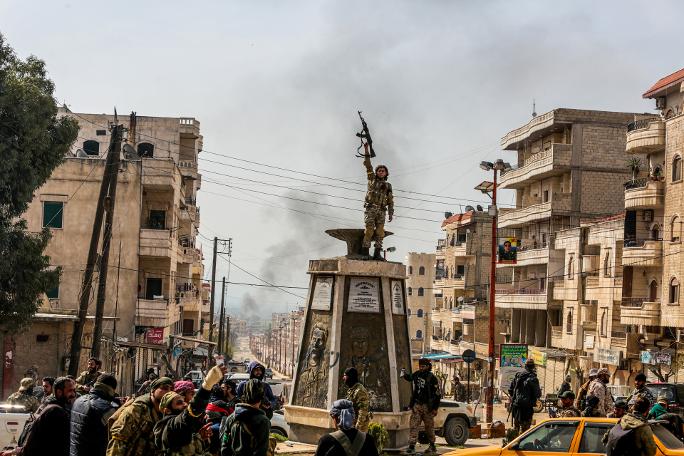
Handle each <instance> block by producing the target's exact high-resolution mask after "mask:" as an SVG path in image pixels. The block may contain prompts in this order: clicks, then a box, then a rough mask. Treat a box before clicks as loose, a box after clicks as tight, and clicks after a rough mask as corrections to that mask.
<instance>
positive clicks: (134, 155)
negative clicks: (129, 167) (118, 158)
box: [123, 143, 140, 160]
mask: <svg viewBox="0 0 684 456" xmlns="http://www.w3.org/2000/svg"><path fill="white" fill-rule="evenodd" d="M123 153H124V159H126V160H140V155H138V152H136V151H135V148H133V146H131V145H130V144H128V143H126V144H124V145H123Z"/></svg>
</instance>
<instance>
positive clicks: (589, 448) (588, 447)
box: [579, 423, 613, 454]
mask: <svg viewBox="0 0 684 456" xmlns="http://www.w3.org/2000/svg"><path fill="white" fill-rule="evenodd" d="M612 427H613V424H612V423H585V424H584V431H583V432H582V440H581V441H580V447H579V453H599V454H603V453H605V452H606V446H605V444H604V443H603V436H604V435H605V433H606V432H608V431H610V429H611V428H612Z"/></svg>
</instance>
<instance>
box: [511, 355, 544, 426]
mask: <svg viewBox="0 0 684 456" xmlns="http://www.w3.org/2000/svg"><path fill="white" fill-rule="evenodd" d="M508 394H509V396H510V397H511V415H513V427H514V428H515V430H516V432H517V433H518V434H520V433H521V432H525V431H526V430H528V429H529V428H530V426H531V425H532V415H533V414H534V406H535V405H536V404H537V400H538V399H539V398H540V397H541V388H540V387H539V379H538V378H537V367H536V366H535V364H534V360H533V359H532V358H528V359H527V362H525V370H524V371H523V372H518V373H517V374H515V377H514V378H513V381H512V382H511V386H510V388H508Z"/></svg>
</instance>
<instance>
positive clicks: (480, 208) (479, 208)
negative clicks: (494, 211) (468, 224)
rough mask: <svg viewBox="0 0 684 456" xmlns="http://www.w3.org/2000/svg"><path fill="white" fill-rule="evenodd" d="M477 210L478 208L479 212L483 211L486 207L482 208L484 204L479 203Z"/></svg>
mask: <svg viewBox="0 0 684 456" xmlns="http://www.w3.org/2000/svg"><path fill="white" fill-rule="evenodd" d="M477 210H478V211H479V212H482V211H483V210H484V209H482V206H480V205H479V204H478V205H477Z"/></svg>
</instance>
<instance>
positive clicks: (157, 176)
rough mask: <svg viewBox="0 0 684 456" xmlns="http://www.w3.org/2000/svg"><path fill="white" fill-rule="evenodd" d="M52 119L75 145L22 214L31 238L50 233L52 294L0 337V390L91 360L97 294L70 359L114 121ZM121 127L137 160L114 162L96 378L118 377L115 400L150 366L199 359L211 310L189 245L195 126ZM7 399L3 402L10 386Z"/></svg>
mask: <svg viewBox="0 0 684 456" xmlns="http://www.w3.org/2000/svg"><path fill="white" fill-rule="evenodd" d="M60 115H65V116H72V117H74V118H75V119H76V120H77V121H78V123H79V126H80V131H79V136H78V139H77V141H76V143H75V144H74V145H73V150H72V151H71V153H70V154H69V156H67V157H66V158H65V161H64V163H63V164H62V165H60V166H59V167H58V168H57V169H55V171H54V172H53V174H52V175H51V177H50V178H49V179H48V181H47V182H46V183H45V184H44V185H43V186H42V187H41V188H40V189H38V190H37V191H36V193H35V195H34V199H33V202H32V203H31V204H30V206H29V208H28V210H27V212H26V213H25V215H24V217H25V219H26V220H27V222H28V227H29V230H30V231H34V232H38V231H40V230H41V229H43V228H44V227H46V228H48V229H49V230H50V231H51V234H52V239H51V241H50V243H49V245H48V247H47V249H46V252H45V253H46V254H47V255H49V256H50V258H51V263H52V265H54V267H60V268H61V269H62V274H61V278H60V283H59V286H58V287H57V288H55V289H53V290H50V291H49V292H48V293H47V295H46V296H45V299H44V302H43V305H42V307H41V308H40V310H39V312H38V313H37V314H36V316H35V318H34V320H33V324H32V325H31V327H30V328H29V330H27V331H26V332H24V333H22V334H19V335H16V336H13V337H6V338H5V341H4V344H5V348H6V350H5V352H7V351H10V352H12V354H13V356H12V362H11V363H10V365H8V363H5V366H4V369H3V386H7V387H9V389H10V390H11V389H12V388H13V387H12V385H16V384H17V383H18V381H19V379H21V378H22V377H25V376H26V375H27V374H30V375H33V376H34V377H36V378H38V377H41V376H44V375H53V376H58V375H64V374H65V373H66V372H67V368H68V365H69V363H71V362H78V363H79V365H80V366H85V360H86V359H87V358H88V357H89V356H90V347H91V344H92V332H93V321H94V313H95V309H94V307H95V304H94V301H95V299H96V292H95V291H93V294H92V296H91V299H90V305H89V308H88V318H87V323H86V326H85V328H84V336H83V339H82V350H81V359H80V360H70V359H69V354H70V344H71V334H72V332H73V326H74V321H75V320H76V313H77V310H78V307H79V297H80V292H81V288H82V281H83V271H84V269H85V266H86V263H87V257H88V249H89V246H90V237H91V231H92V226H93V220H94V215H95V209H96V206H97V201H98V194H99V190H100V185H101V182H102V177H103V174H104V172H105V162H106V154H107V149H108V147H109V143H110V135H111V132H110V130H109V128H108V127H109V125H110V124H112V123H113V122H114V121H115V119H114V117H113V116H108V115H99V114H80V113H72V112H70V111H68V110H66V109H62V110H60ZM118 121H119V123H121V124H123V125H124V127H125V128H126V129H127V135H125V142H124V144H127V145H128V146H130V147H132V148H133V149H134V150H135V151H136V152H137V154H133V155H131V154H130V152H126V153H122V154H121V165H120V167H119V169H118V173H117V179H118V185H117V194H116V205H115V212H114V226H113V234H112V239H111V245H110V257H109V268H108V271H107V289H106V296H105V309H104V322H103V327H102V328H103V331H102V334H103V345H102V347H103V348H102V355H101V357H102V359H103V361H104V366H103V369H104V370H106V371H110V372H114V373H115V374H116V375H117V377H118V379H119V384H120V385H121V391H122V392H123V393H126V392H130V391H131V390H132V389H133V388H134V383H135V382H136V381H138V380H139V379H140V378H142V377H143V374H144V372H145V370H146V369H148V368H150V367H151V368H153V369H155V370H156V371H158V372H160V373H166V372H171V373H174V374H179V373H180V372H181V371H182V370H183V369H186V368H192V366H194V364H195V362H198V361H200V359H201V357H202V356H201V355H202V354H204V359H205V360H206V351H207V350H206V348H207V347H206V345H204V352H203V353H201V350H200V352H197V351H196V350H197V349H198V348H200V347H198V345H199V344H198V343H197V341H198V340H200V339H201V330H202V326H203V322H205V321H208V315H209V301H208V289H206V287H203V283H202V276H203V272H204V271H203V264H202V252H201V250H200V249H199V248H197V246H196V244H195V238H196V236H197V231H198V228H199V208H198V207H197V203H196V201H197V200H196V198H197V192H198V191H199V189H200V183H201V176H200V175H199V173H198V171H197V160H198V154H199V153H200V151H201V149H202V136H201V134H200V131H199V122H198V121H197V120H195V119H193V118H170V117H143V116H135V115H133V114H132V115H131V116H130V117H122V118H119V119H118ZM130 150H131V149H128V151H130ZM101 248H102V242H100V249H101ZM100 251H101V250H100ZM97 274H101V272H99V273H97ZM96 289H97V282H96V281H95V282H94V284H93V290H96ZM8 349H9V350H8ZM198 355H199V358H200V359H197V357H198ZM3 392H4V395H6V394H8V389H7V388H5V389H4V391H3Z"/></svg>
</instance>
